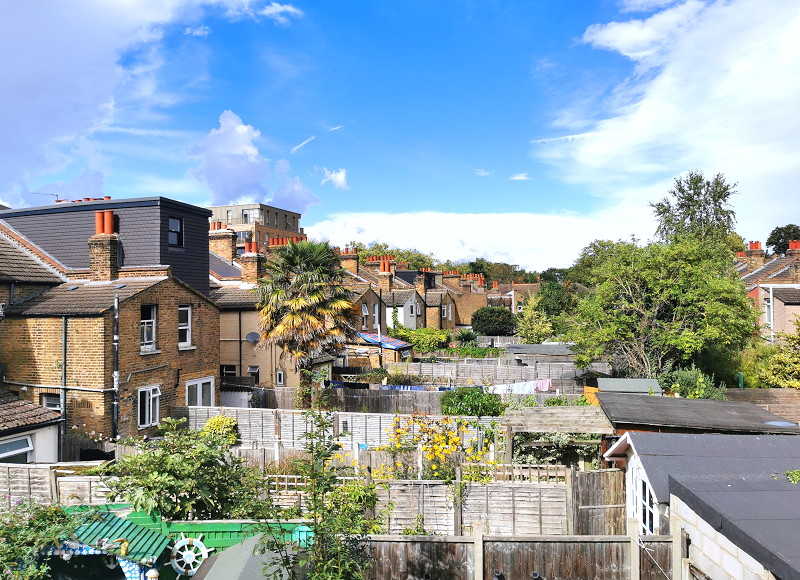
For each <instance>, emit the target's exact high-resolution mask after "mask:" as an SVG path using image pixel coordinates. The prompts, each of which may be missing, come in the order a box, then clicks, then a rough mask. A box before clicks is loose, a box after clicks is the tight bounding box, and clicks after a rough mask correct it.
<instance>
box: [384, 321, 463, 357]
mask: <svg viewBox="0 0 800 580" xmlns="http://www.w3.org/2000/svg"><path fill="white" fill-rule="evenodd" d="M389 335H390V336H391V337H392V338H398V339H400V340H404V341H406V342H409V343H411V344H412V346H413V347H414V351H415V352H417V353H426V352H431V351H434V350H439V349H442V348H447V345H448V343H449V341H450V333H449V332H447V331H446V330H443V329H439V328H417V329H411V328H406V327H405V326H403V325H402V324H398V325H396V326H394V327H393V328H390V329H389Z"/></svg>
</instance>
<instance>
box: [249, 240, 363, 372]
mask: <svg viewBox="0 0 800 580" xmlns="http://www.w3.org/2000/svg"><path fill="white" fill-rule="evenodd" d="M345 276H346V274H345V270H344V269H343V268H342V267H341V264H340V262H339V256H338V254H337V253H336V251H335V249H334V248H332V247H331V246H330V245H329V244H328V243H327V242H311V241H302V242H298V243H294V242H290V243H289V244H288V245H286V246H281V247H279V248H278V249H277V250H276V252H275V255H274V256H273V257H272V258H270V259H269V260H268V261H267V264H266V276H265V277H264V278H263V279H261V280H259V281H258V286H257V287H256V289H257V291H258V295H259V302H258V311H259V319H260V326H261V340H260V342H259V346H261V347H265V346H272V345H276V346H278V347H280V348H281V350H282V354H281V356H282V357H283V358H286V359H288V360H290V361H291V362H293V363H294V365H295V366H296V367H297V368H298V369H299V370H301V371H302V370H310V368H311V361H312V359H313V358H315V357H317V356H319V355H321V354H323V353H325V352H330V351H335V349H336V348H337V347H339V346H340V345H342V344H344V343H345V342H346V341H347V340H349V339H352V338H354V337H355V335H356V318H355V317H356V314H357V313H356V311H355V306H354V305H353V302H352V300H351V293H350V291H349V290H348V289H347V288H345V287H344V286H343V285H342V283H343V282H344V281H345ZM300 377H301V379H300V380H301V384H302V385H303V386H308V378H307V377H308V375H307V374H305V373H302V372H301V374H300Z"/></svg>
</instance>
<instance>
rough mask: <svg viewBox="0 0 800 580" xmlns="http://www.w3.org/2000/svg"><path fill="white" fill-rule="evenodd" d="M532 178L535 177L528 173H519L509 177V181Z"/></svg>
mask: <svg viewBox="0 0 800 580" xmlns="http://www.w3.org/2000/svg"><path fill="white" fill-rule="evenodd" d="M531 179H533V178H532V177H531V176H529V175H528V174H527V173H517V174H516V175H512V176H511V177H509V178H508V180H509V181H530V180H531Z"/></svg>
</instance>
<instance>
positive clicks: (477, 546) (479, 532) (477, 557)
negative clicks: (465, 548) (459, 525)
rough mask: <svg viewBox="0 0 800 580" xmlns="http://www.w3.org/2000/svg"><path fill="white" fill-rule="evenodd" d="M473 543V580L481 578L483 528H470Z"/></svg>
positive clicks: (481, 579)
mask: <svg viewBox="0 0 800 580" xmlns="http://www.w3.org/2000/svg"><path fill="white" fill-rule="evenodd" d="M472 533H473V535H474V536H475V543H474V544H473V547H472V564H473V567H474V568H475V575H474V580H483V529H482V528H481V527H480V526H478V527H474V528H473V530H472Z"/></svg>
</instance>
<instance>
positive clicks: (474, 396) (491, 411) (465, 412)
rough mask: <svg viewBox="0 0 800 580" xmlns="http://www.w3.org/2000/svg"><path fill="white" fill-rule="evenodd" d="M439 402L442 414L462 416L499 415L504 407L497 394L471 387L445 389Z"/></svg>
mask: <svg viewBox="0 0 800 580" xmlns="http://www.w3.org/2000/svg"><path fill="white" fill-rule="evenodd" d="M441 404H442V414H444V415H457V416H462V417H499V416H500V415H502V414H503V412H504V411H505V408H506V405H505V404H504V403H503V401H501V400H500V396H499V395H494V394H492V393H487V392H484V391H483V389H479V388H473V387H459V388H457V389H453V390H452V391H445V392H444V394H442V398H441Z"/></svg>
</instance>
